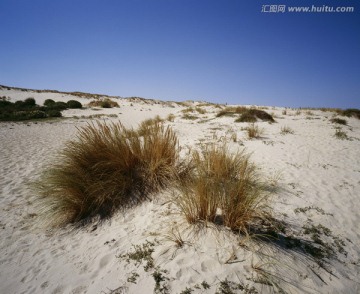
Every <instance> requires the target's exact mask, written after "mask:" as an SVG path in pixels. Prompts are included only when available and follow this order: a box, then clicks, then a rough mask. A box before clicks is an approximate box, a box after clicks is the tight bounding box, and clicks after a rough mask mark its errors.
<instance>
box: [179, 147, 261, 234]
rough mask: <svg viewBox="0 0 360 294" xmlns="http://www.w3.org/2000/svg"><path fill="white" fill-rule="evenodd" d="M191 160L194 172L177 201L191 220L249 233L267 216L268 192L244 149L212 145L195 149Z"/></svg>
mask: <svg viewBox="0 0 360 294" xmlns="http://www.w3.org/2000/svg"><path fill="white" fill-rule="evenodd" d="M191 162H192V164H193V169H192V172H191V175H190V177H189V179H188V181H187V182H186V183H182V185H180V193H179V195H178V197H177V198H176V200H175V202H176V204H177V205H178V207H179V208H180V210H181V212H182V213H183V214H184V215H185V218H186V220H187V221H188V222H189V223H196V222H198V221H205V222H213V223H217V224H223V225H225V226H227V227H229V228H231V229H232V230H236V231H241V232H243V233H248V229H249V227H250V226H251V224H252V223H253V222H256V221H257V220H258V219H259V218H260V219H261V218H266V217H267V216H268V214H267V212H266V211H267V209H266V207H267V203H268V193H266V192H265V190H264V188H263V187H264V186H263V184H262V183H261V181H260V176H259V174H258V172H257V169H256V167H255V165H254V164H253V163H251V162H250V160H249V156H248V155H246V154H245V153H244V152H240V153H235V154H229V152H228V150H227V148H226V147H225V146H222V147H216V146H212V147H208V149H206V150H205V151H204V152H202V153H200V152H198V151H195V152H193V156H192V161H191Z"/></svg>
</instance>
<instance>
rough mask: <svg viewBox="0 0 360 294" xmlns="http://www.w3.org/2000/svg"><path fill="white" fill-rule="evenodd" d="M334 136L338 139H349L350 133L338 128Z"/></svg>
mask: <svg viewBox="0 0 360 294" xmlns="http://www.w3.org/2000/svg"><path fill="white" fill-rule="evenodd" d="M334 136H335V138H336V139H340V140H348V139H349V137H348V135H347V134H346V133H345V132H344V131H342V130H341V129H336V130H335V135H334Z"/></svg>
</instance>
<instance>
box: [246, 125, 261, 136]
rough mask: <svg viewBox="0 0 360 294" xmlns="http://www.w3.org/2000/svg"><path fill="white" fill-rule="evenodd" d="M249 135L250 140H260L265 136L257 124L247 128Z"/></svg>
mask: <svg viewBox="0 0 360 294" xmlns="http://www.w3.org/2000/svg"><path fill="white" fill-rule="evenodd" d="M246 131H247V135H248V138H249V139H256V138H260V137H261V135H262V134H263V130H262V129H260V128H259V126H258V125H257V124H254V123H252V124H249V126H248V127H247V128H246Z"/></svg>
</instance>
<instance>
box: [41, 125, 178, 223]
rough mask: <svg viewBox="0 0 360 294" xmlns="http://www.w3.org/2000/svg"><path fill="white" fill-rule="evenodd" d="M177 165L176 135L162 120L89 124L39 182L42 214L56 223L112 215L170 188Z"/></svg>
mask: <svg viewBox="0 0 360 294" xmlns="http://www.w3.org/2000/svg"><path fill="white" fill-rule="evenodd" d="M140 134H141V135H140ZM178 164H179V157H178V141H177V137H176V135H175V134H174V132H173V131H172V130H171V129H170V128H165V127H164V126H163V125H161V124H159V123H156V124H152V125H149V124H142V125H141V126H140V128H139V129H138V130H133V129H127V128H125V127H124V126H123V125H122V124H121V123H112V124H105V123H100V122H97V123H96V124H94V123H92V124H88V125H87V126H86V127H82V128H80V129H79V132H78V134H77V138H76V140H73V141H70V142H68V143H67V145H66V147H65V148H64V149H63V151H62V152H61V153H60V154H59V157H58V158H57V159H56V161H55V162H53V163H52V165H51V166H50V168H49V169H48V170H47V171H46V172H45V173H44V174H43V175H42V177H41V178H40V180H39V181H38V182H37V183H36V184H35V188H36V192H37V196H38V199H37V202H38V207H39V212H40V214H41V215H42V217H43V221H44V222H45V223H47V224H50V225H52V226H62V225H65V224H67V223H83V222H84V221H87V220H91V219H93V218H94V217H97V218H99V219H104V218H107V217H110V216H111V215H112V214H113V213H114V212H116V211H117V210H119V209H125V208H127V207H130V206H132V205H134V204H137V203H139V202H141V201H143V200H145V199H148V197H149V196H150V195H151V194H153V193H155V192H158V191H159V190H160V189H162V188H164V187H166V186H167V185H168V184H169V183H171V182H172V181H173V180H174V179H175V178H176V177H177V168H178V166H179V165H178Z"/></svg>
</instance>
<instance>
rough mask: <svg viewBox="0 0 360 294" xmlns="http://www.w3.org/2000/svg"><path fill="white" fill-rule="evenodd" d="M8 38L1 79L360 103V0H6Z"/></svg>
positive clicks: (177, 95) (265, 101) (151, 92)
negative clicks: (340, 9) (271, 8)
mask: <svg viewBox="0 0 360 294" xmlns="http://www.w3.org/2000/svg"><path fill="white" fill-rule="evenodd" d="M264 4H274V5H277V4H285V5H287V6H289V5H294V6H301V5H302V6H307V5H310V6H311V5H316V6H322V5H324V4H326V5H329V6H354V7H355V12H353V13H288V12H286V13H262V12H261V9H262V5H264ZM0 36H1V43H0V84H4V85H9V86H17V87H24V88H33V89H55V90H61V91H76V90H77V91H83V92H92V93H103V94H110V95H119V96H141V97H145V98H158V99H163V100H178V101H182V100H188V99H192V100H206V101H210V102H219V103H225V102H227V103H229V104H256V105H274V106H290V107H300V106H302V107H306V106H312V107H342V108H349V107H356V108H360V2H359V0H337V1H332V0H328V1H323V0H312V1H307V0H282V1H279V0H262V1H258V0H102V1H100V0H97V1H96V0H46V1H45V0H43V1H40V0H31V1H30V0H0Z"/></svg>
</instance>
